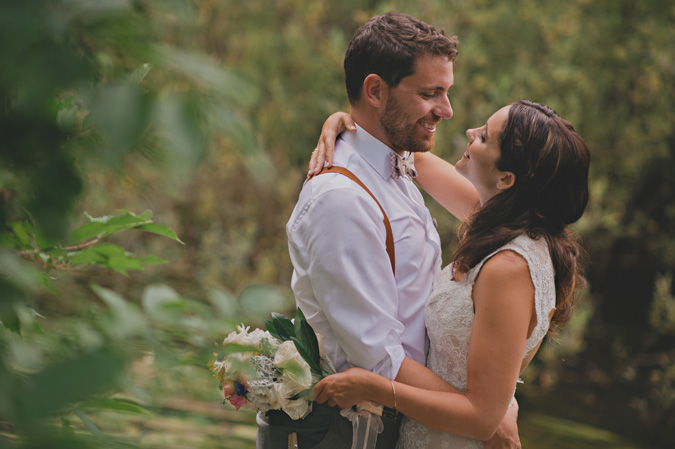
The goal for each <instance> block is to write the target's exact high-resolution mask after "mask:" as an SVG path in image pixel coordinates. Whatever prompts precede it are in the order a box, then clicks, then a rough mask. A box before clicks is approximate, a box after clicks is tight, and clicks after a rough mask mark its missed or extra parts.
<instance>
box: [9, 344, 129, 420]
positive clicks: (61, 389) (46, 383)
mask: <svg viewBox="0 0 675 449" xmlns="http://www.w3.org/2000/svg"><path fill="white" fill-rule="evenodd" d="M125 365H126V360H125V358H124V357H122V356H121V355H120V354H119V353H117V352H115V351H112V350H111V349H110V348H101V349H98V350H94V351H90V352H86V353H80V354H77V355H74V356H73V357H71V358H68V359H66V360H61V361H58V362H55V363H52V364H50V365H47V366H46V367H45V369H44V370H42V371H41V372H40V373H37V374H35V375H31V376H27V377H26V378H25V380H24V381H16V383H15V385H14V386H13V389H12V396H13V404H12V407H13V409H12V410H13V411H12V415H13V418H14V419H16V421H17V422H18V423H21V424H29V423H30V422H31V421H33V420H34V419H36V418H41V417H42V418H46V417H47V416H49V415H50V414H51V413H52V412H54V411H57V410H59V409H62V408H64V407H67V406H68V405H69V404H72V403H74V402H77V401H81V400H82V399H85V398H87V397H89V396H91V395H93V394H96V393H101V392H104V391H106V390H108V389H109V388H110V387H111V386H112V385H113V383H114V382H115V381H116V380H117V379H118V376H119V375H120V374H121V373H122V370H123V368H124V366H125Z"/></svg>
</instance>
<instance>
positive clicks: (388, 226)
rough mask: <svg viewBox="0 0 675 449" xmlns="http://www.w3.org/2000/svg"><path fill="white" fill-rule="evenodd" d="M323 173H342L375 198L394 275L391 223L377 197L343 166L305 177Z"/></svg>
mask: <svg viewBox="0 0 675 449" xmlns="http://www.w3.org/2000/svg"><path fill="white" fill-rule="evenodd" d="M324 173H339V174H341V175H344V176H346V177H348V178H349V179H351V180H352V181H354V182H355V183H357V184H358V185H360V186H361V188H362V189H363V190H365V191H366V193H368V195H370V196H371V197H372V198H373V199H374V200H375V203H377V206H378V207H379V208H380V211H381V212H382V215H383V216H384V219H383V220H382V222H383V223H384V228H385V229H386V231H387V237H386V245H387V254H388V255H389V261H390V262H391V271H392V272H393V273H394V276H396V257H395V253H394V234H393V232H392V231H391V224H390V223H389V218H388V217H387V214H386V213H385V212H384V209H383V208H382V205H381V204H380V202H379V201H377V198H375V195H373V193H372V192H371V191H370V190H368V187H366V185H365V184H364V183H363V182H361V180H360V179H359V178H357V177H356V175H355V174H354V173H352V172H351V171H349V170H347V169H346V168H344V167H338V166H336V165H334V166H332V167H324V168H323V169H322V170H321V171H320V172H319V173H317V174H316V175H313V176H310V177H309V178H307V179H312V177H314V176H319V175H323V174H324Z"/></svg>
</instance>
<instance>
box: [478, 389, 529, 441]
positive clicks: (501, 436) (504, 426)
mask: <svg viewBox="0 0 675 449" xmlns="http://www.w3.org/2000/svg"><path fill="white" fill-rule="evenodd" d="M517 419H518V402H517V401H516V398H513V401H512V402H511V404H510V405H509V408H508V410H507V411H506V415H504V419H503V420H502V422H501V424H499V428H498V429H497V431H496V432H495V434H494V435H492V438H490V439H489V440H487V441H483V447H485V449H520V448H521V446H520V437H519V436H518V423H516V420H517Z"/></svg>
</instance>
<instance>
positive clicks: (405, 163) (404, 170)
mask: <svg viewBox="0 0 675 449" xmlns="http://www.w3.org/2000/svg"><path fill="white" fill-rule="evenodd" d="M389 161H390V162H391V171H392V176H393V177H394V179H398V178H400V177H401V176H403V175H408V177H410V179H412V178H414V177H415V176H417V170H415V156H414V155H413V154H412V153H408V156H407V157H406V158H405V159H404V158H402V157H401V156H399V155H398V154H396V153H393V152H392V153H391V154H390V155H389Z"/></svg>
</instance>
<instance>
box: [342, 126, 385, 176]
mask: <svg viewBox="0 0 675 449" xmlns="http://www.w3.org/2000/svg"><path fill="white" fill-rule="evenodd" d="M340 137H341V138H342V139H343V140H344V141H345V142H346V143H348V144H349V145H351V146H352V147H353V148H356V149H358V153H359V154H360V155H361V157H363V159H365V161H366V162H368V165H370V166H371V167H372V168H373V170H375V171H376V172H377V173H378V174H379V175H380V176H381V177H382V179H383V180H385V181H386V180H387V179H389V177H390V176H391V175H392V174H393V171H392V168H391V162H390V157H391V156H390V154H391V153H394V154H396V152H395V151H394V150H392V149H391V148H389V147H388V146H387V145H385V144H384V143H382V141H380V140H378V139H377V138H375V137H373V136H372V135H371V134H370V133H369V132H368V131H366V130H365V129H363V128H361V127H360V126H359V125H358V124H357V125H356V132H355V133H353V132H343V133H342V134H341V135H340Z"/></svg>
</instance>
